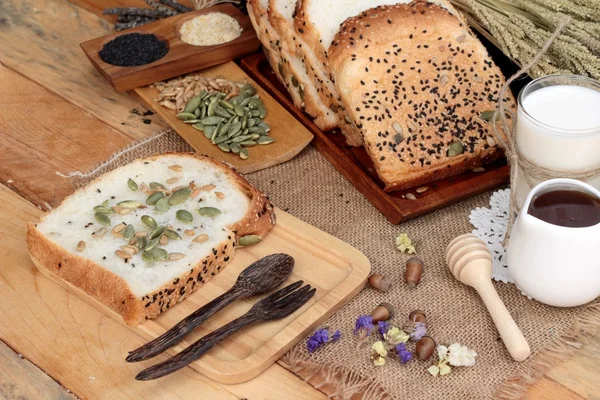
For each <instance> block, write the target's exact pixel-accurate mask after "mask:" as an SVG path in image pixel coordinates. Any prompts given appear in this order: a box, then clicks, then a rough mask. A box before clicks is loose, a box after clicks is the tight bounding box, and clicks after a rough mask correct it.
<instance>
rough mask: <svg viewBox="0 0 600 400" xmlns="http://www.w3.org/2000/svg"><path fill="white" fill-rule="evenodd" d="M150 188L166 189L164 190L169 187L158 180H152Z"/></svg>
mask: <svg viewBox="0 0 600 400" xmlns="http://www.w3.org/2000/svg"><path fill="white" fill-rule="evenodd" d="M150 189H164V190H167V188H166V187H165V186H164V185H163V184H161V183H158V182H150Z"/></svg>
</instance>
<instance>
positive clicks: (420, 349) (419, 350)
mask: <svg viewBox="0 0 600 400" xmlns="http://www.w3.org/2000/svg"><path fill="white" fill-rule="evenodd" d="M435 347H436V345H435V341H434V340H433V339H432V338H431V337H430V336H423V337H422V338H421V339H419V341H418V342H417V345H416V347H415V353H416V354H417V358H418V359H419V360H421V361H425V360H429V358H431V356H432V355H433V351H434V350H435Z"/></svg>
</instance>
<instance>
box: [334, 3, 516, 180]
mask: <svg viewBox="0 0 600 400" xmlns="http://www.w3.org/2000/svg"><path fill="white" fill-rule="evenodd" d="M437 2H438V3H439V2H440V1H437ZM449 10H450V11H449ZM328 61H329V66H330V68H331V71H332V73H333V74H334V76H335V78H336V85H337V88H338V90H339V93H340V96H341V99H342V102H343V103H344V104H345V106H346V108H347V110H348V111H349V113H350V117H351V119H352V122H353V124H352V127H354V128H355V134H356V135H361V136H362V137H363V139H364V146H365V148H366V150H367V152H368V153H369V155H370V157H371V159H372V160H373V163H374V165H375V168H376V170H377V173H378V174H379V177H380V178H381V179H382V181H383V182H384V183H385V189H386V190H387V191H392V190H397V189H402V188H407V187H411V186H415V185H422V184H425V183H427V182H430V181H433V180H437V179H441V178H444V177H447V176H450V175H454V174H458V173H461V172H463V171H465V170H467V169H469V168H474V167H478V166H480V165H482V164H484V163H486V162H489V161H492V160H494V159H496V158H497V157H499V156H500V155H501V151H500V149H499V148H498V146H497V144H496V143H495V140H494V137H493V133H492V123H491V122H490V121H489V114H490V113H489V112H490V111H492V110H494V109H495V107H496V102H497V100H498V93H499V90H500V88H501V86H502V85H503V84H504V83H505V80H504V77H503V76H502V73H501V72H500V70H499V68H498V67H497V66H496V65H494V63H493V61H492V60H491V59H490V57H489V55H488V53H487V51H486V49H485V47H484V46H483V45H482V44H481V42H479V40H477V38H476V37H475V36H474V35H473V34H472V33H471V31H470V30H469V28H468V26H466V25H465V24H464V23H463V22H462V17H458V16H456V15H453V14H452V9H451V7H450V6H449V5H448V6H445V7H441V6H439V5H436V4H432V3H431V2H427V1H423V0H418V1H413V2H411V3H409V4H397V5H392V6H381V7H377V8H373V9H369V10H367V11H364V12H362V13H360V14H359V15H358V16H355V17H352V18H349V19H347V20H346V21H345V22H344V23H343V24H342V25H341V27H340V29H339V30H338V32H337V34H336V35H335V37H334V38H333V41H332V45H331V47H330V51H329V52H328ZM507 100H508V101H511V102H512V107H513V108H514V99H512V97H511V98H509V99H507Z"/></svg>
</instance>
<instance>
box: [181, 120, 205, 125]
mask: <svg viewBox="0 0 600 400" xmlns="http://www.w3.org/2000/svg"><path fill="white" fill-rule="evenodd" d="M200 121H202V120H201V119H198V118H196V119H188V120H187V121H183V123H184V124H189V125H193V124H197V123H198V122H200Z"/></svg>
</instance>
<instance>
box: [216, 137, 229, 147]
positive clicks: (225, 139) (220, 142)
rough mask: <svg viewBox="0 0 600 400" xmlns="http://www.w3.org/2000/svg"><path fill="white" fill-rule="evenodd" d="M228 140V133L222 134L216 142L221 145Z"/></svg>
mask: <svg viewBox="0 0 600 400" xmlns="http://www.w3.org/2000/svg"><path fill="white" fill-rule="evenodd" d="M228 140H229V138H228V137H227V135H221V136H219V137H218V138H216V139H215V141H214V144H216V145H219V144H222V143H225V142H227V141H228Z"/></svg>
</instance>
